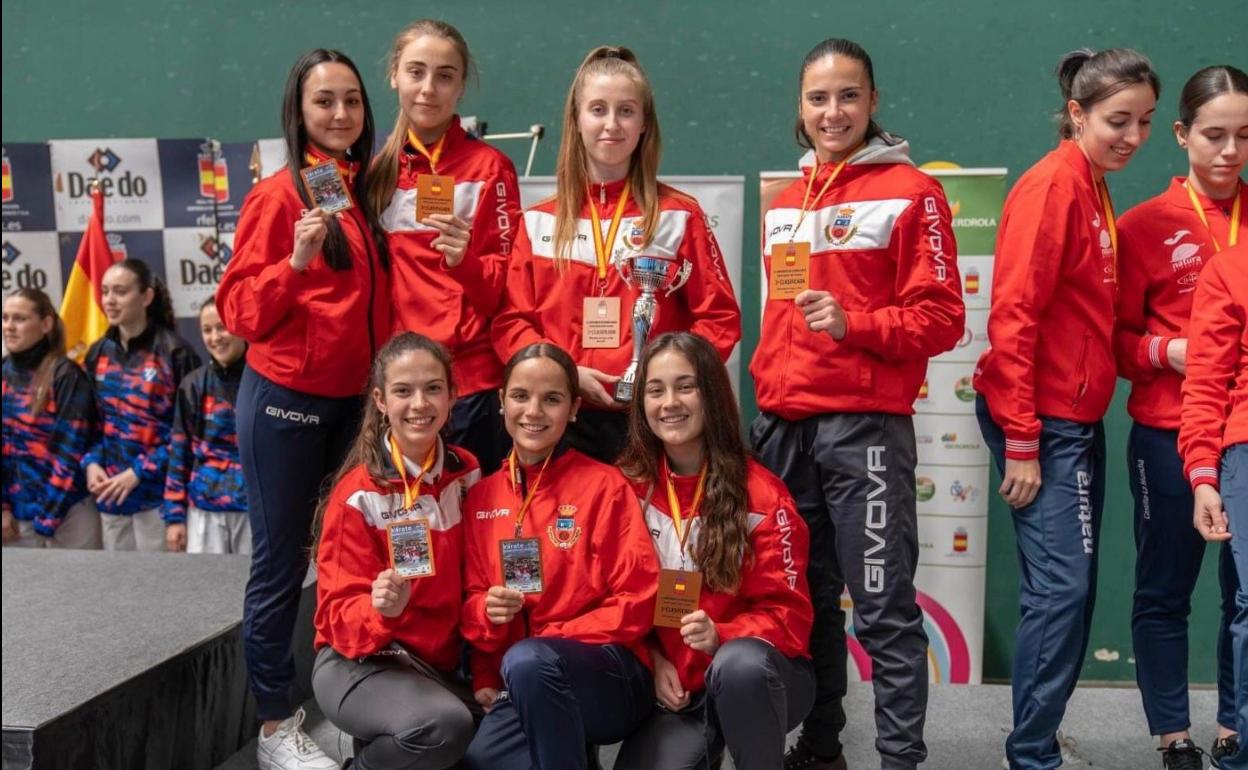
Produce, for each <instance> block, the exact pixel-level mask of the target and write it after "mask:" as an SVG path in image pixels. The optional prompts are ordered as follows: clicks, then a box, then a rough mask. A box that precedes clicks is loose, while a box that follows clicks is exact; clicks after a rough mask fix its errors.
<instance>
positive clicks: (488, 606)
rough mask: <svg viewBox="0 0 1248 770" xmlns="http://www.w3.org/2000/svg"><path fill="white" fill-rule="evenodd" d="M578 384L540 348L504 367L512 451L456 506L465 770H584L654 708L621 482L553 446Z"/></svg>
mask: <svg viewBox="0 0 1248 770" xmlns="http://www.w3.org/2000/svg"><path fill="white" fill-rule="evenodd" d="M577 377H578V375H577V370H576V364H574V363H573V362H572V359H571V357H569V356H568V354H567V353H565V352H564V351H562V350H560V349H559V348H557V347H555V346H554V345H551V344H550V343H548V342H539V343H534V344H532V345H528V346H526V347H524V348H522V349H521V350H520V351H519V352H518V353H516V355H515V356H513V357H512V359H511V360H510V361H509V362H508V363H507V367H506V369H505V370H504V372H503V392H502V394H501V397H502V401H503V412H504V414H503V419H504V423H505V424H506V426H507V432H508V433H509V434H511V437H512V441H513V444H512V449H511V452H510V454H509V455H508V457H507V460H506V462H505V463H504V464H503V467H502V468H501V469H500V470H499V471H498V472H496V473H494V474H492V475H490V476H487V477H486V478H485V479H483V480H482V481H481V483H479V484H477V485H476V486H475V487H473V488H472V490H471V491H470V492H469V493H468V499H467V500H466V501H465V503H464V516H465V517H466V518H467V519H468V529H467V532H466V533H465V537H466V544H465V552H466V555H465V563H464V569H465V584H466V585H465V588H466V591H467V597H468V598H467V600H466V602H465V603H464V610H463V621H462V630H463V634H464V638H465V639H467V641H468V642H469V644H471V645H472V647H473V661H474V662H473V687H474V689H475V690H476V695H477V698H478V701H479V702H480V703H482V705H486V706H488V707H489V708H490V711H489V713H488V714H486V717H485V720H484V721H483V722H482V723H481V728H480V730H479V731H478V732H477V735H476V737H475V738H474V739H473V741H472V745H471V746H469V748H468V754H467V755H466V756H465V758H464V764H465V766H466V767H467V768H470V770H528V768H538V770H577V769H578V768H581V769H583V768H586V767H587V763H588V753H587V751H586V746H587V744H605V743H615V742H617V741H619V740H622V739H623V738H624V737H625V736H627V735H628V734H629V733H631V732H633V730H635V729H636V728H637V727H638V726H639V725H640V724H641V723H642V722H643V721H644V720H645V719H646V718H647V717H649V716H650V710H651V704H653V703H654V684H653V680H652V678H651V674H650V669H649V663H650V659H649V655H648V653H647V651H646V646H645V643H644V641H643V637H644V636H645V635H646V633H647V632H649V630H650V628H651V622H652V621H653V619H654V596H655V591H656V590H657V587H658V583H659V574H658V573H659V570H658V564H657V561H656V559H655V556H654V548H653V546H651V544H650V536H649V534H648V533H647V532H646V528H645V523H644V522H643V521H642V518H641V512H640V510H639V509H638V506H637V498H636V497H635V496H634V494H633V491H632V490H631V489H630V488H629V486H628V483H627V482H626V481H625V480H624V477H623V476H621V475H620V473H619V471H618V470H617V469H615V468H613V467H611V466H608V465H604V464H602V463H599V462H597V461H595V460H592V459H590V458H588V457H586V456H585V455H583V454H581V453H580V452H578V451H577V450H575V449H572V448H569V447H568V446H567V442H566V441H564V435H565V432H566V430H567V428H568V425H569V423H571V422H572V421H573V420H576V419H577V418H578V410H579V408H580V405H581V399H580V397H579V396H578V395H577V393H576V387H577V385H576V383H577ZM500 661H501V667H500ZM502 691H505V692H506V696H505V697H500V692H502Z"/></svg>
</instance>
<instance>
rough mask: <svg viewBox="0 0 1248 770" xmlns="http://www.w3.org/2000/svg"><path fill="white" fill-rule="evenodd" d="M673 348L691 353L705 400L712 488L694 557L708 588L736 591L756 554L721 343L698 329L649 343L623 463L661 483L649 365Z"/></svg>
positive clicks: (708, 485)
mask: <svg viewBox="0 0 1248 770" xmlns="http://www.w3.org/2000/svg"><path fill="white" fill-rule="evenodd" d="M668 350H672V351H675V352H677V353H679V354H680V355H682V356H684V357H685V360H687V361H688V362H689V363H690V364H691V365H692V366H693V370H694V373H695V377H696V379H697V384H698V392H699V394H700V395H701V398H702V410H703V419H702V424H703V432H702V441H703V443H704V445H705V448H706V468H707V470H706V487H705V491H704V493H703V502H702V511H701V513H700V514H699V516H700V518H701V519H702V528H701V530H699V533H698V542H697V545H696V546H695V548H694V552H693V558H694V561H696V562H697V564H698V567H699V568H700V569H701V570H702V573H703V575H704V576H705V579H706V585H707V587H708V588H710V589H712V590H715V591H723V592H727V593H733V592H735V591H736V590H737V588H738V587H739V586H740V584H741V570H742V566H743V564H744V563H745V560H746V558H747V557H750V556H751V552H750V532H749V496H748V492H747V470H746V461H747V459H748V454H747V453H746V449H745V443H744V442H743V441H742V440H741V416H740V413H739V412H738V410H737V397H736V395H735V394H734V393H733V392H732V383H731V381H730V380H729V379H728V370H727V369H726V368H725V367H724V363H723V361H721V360H720V358H719V354H718V353H716V352H715V348H714V347H713V346H712V345H711V343H709V342H707V341H706V340H705V339H704V338H702V337H699V336H698V335H696V334H693V333H691V332H668V333H667V334H663V335H660V336H659V337H657V338H655V339H654V340H652V341H651V342H650V343H649V344H648V345H646V349H645V351H644V352H643V353H642V356H641V365H640V366H639V367H638V370H637V382H638V384H639V386H640V390H639V392H638V394H637V395H636V396H635V397H634V398H633V401H632V403H631V404H630V405H629V411H628V444H627V446H625V448H624V453H623V455H622V456H621V457H620V461H619V464H620V468H621V470H623V471H624V473H625V475H627V476H630V477H632V478H634V479H640V480H645V481H649V482H651V483H654V484H656V485H657V484H660V483H662V482H663V480H662V479H661V478H660V477H659V458H660V457H661V456H662V455H663V442H662V441H660V440H659V437H658V436H656V435H654V431H652V430H650V424H649V423H648V422H647V421H646V404H645V400H646V398H645V387H646V379H647V377H648V376H649V375H648V372H649V368H650V362H651V361H652V360H653V359H654V357H655V356H657V355H658V354H660V353H663V352H665V351H668Z"/></svg>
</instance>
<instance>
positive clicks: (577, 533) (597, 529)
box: [461, 449, 659, 689]
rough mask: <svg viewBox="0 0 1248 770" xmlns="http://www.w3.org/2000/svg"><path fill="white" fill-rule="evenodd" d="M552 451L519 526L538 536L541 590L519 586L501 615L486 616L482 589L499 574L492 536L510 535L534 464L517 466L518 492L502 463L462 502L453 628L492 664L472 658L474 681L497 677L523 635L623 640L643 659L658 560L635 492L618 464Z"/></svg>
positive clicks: (489, 682) (493, 681) (488, 683)
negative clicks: (459, 602)
mask: <svg viewBox="0 0 1248 770" xmlns="http://www.w3.org/2000/svg"><path fill="white" fill-rule="evenodd" d="M556 452H557V453H556V455H555V456H553V457H552V458H551V460H550V464H549V465H547V466H546V470H545V473H543V474H542V479H541V483H540V484H539V485H538V490H537V493H536V495H535V497H534V498H533V502H532V503H531V504H530V507H529V509H528V512H527V513H526V514H525V517H524V522H523V527H522V530H521V537H525V538H532V537H536V538H537V539H538V540H539V542H540V543H541V546H540V548H541V555H542V586H543V589H544V590H543V591H542V592H541V593H536V594H525V597H524V610H523V611H522V612H521V613H520V614H519V615H517V616H516V617H515V618H514V619H513V620H512V622H511V623H510V624H508V625H495V624H494V623H491V622H490V621H489V619H488V618H486V616H485V594H486V592H487V591H488V590H489V588H490V586H496V585H502V584H503V576H502V557H501V555H500V552H499V542H500V541H502V540H506V539H510V538H513V537H515V526H516V514H517V513H518V512H519V509H520V505H521V502H522V501H523V499H524V494H527V490H528V488H529V487H528V485H529V484H531V483H534V481H535V480H536V478H537V475H538V473H539V469H540V467H541V466H535V467H531V468H522V469H521V473H520V476H521V487H522V489H521V490H520V492H519V494H518V493H517V490H515V489H514V488H513V487H512V483H511V479H510V477H509V475H508V468H507V465H506V464H504V465H503V467H502V468H501V469H500V470H499V471H497V472H496V473H493V474H491V475H489V476H487V477H485V479H483V480H482V481H481V483H480V484H477V485H476V486H475V487H473V488H472V491H471V492H470V493H469V495H468V499H467V501H466V502H465V503H464V511H465V516H466V518H467V519H468V523H467V532H466V533H465V537H466V545H465V550H466V554H465V556H466V559H465V563H464V565H465V587H466V589H467V592H468V597H467V600H466V601H465V602H464V612H463V619H462V625H461V628H462V631H463V635H464V638H465V639H467V640H468V643H469V644H471V645H472V646H473V647H474V648H475V649H476V650H477V651H478V653H481V655H478V656H474V659H479V658H482V657H484V658H485V659H490V658H493V659H494V661H495V668H494V670H493V671H484V670H482V668H481V667H478V666H477V665H475V664H474V667H473V674H474V680H473V687H474V689H481V688H482V687H498V686H500V683H501V679H500V678H499V677H498V673H497V667H496V664H497V661H498V660H500V659H501V656H502V654H503V653H504V652H505V651H506V650H507V648H508V647H510V646H511V644H512V643H514V642H516V641H519V640H520V639H523V638H525V637H528V636H536V637H553V638H559V639H575V640H578V641H581V642H586V643H588V644H622V645H625V646H627V647H628V648H629V649H631V650H632V651H633V652H634V653H635V654H636V655H637V657H638V659H639V660H641V661H642V662H643V663H645V664H646V665H649V663H650V656H649V654H647V652H646V648H645V644H644V641H643V637H644V636H645V635H646V633H647V632H648V631H649V630H650V628H651V624H652V622H653V620H654V597H655V594H656V593H657V591H658V585H659V566H658V560H657V559H656V558H655V555H654V548H653V547H652V546H651V545H650V540H649V536H648V534H647V533H646V527H645V522H644V521H643V520H642V517H641V509H640V507H639V506H638V504H637V498H636V496H635V495H634V494H633V491H632V489H631V488H630V487H629V485H628V482H627V481H626V480H625V479H624V476H623V475H621V474H620V472H619V470H617V469H616V468H614V467H612V466H610V465H605V464H603V463H600V462H597V461H596V460H591V459H590V458H588V457H586V456H585V455H583V454H581V453H579V452H577V451H576V450H575V449H561V450H556ZM560 520H564V524H565V526H560ZM567 520H571V522H572V523H571V524H570V525H568V524H567ZM561 543H562V545H561Z"/></svg>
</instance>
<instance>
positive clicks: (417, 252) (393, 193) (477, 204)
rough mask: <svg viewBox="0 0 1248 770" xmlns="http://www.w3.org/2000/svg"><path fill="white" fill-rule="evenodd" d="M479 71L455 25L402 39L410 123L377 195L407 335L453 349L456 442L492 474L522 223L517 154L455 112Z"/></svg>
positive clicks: (382, 168) (373, 191) (392, 143)
mask: <svg viewBox="0 0 1248 770" xmlns="http://www.w3.org/2000/svg"><path fill="white" fill-rule="evenodd" d="M472 69H473V59H472V55H471V54H470V53H469V52H468V44H467V42H465V41H464V38H463V36H462V35H461V34H460V33H459V31H458V30H457V29H455V28H454V27H452V26H451V25H449V24H447V23H446V22H442V21H435V20H432V19H423V20H421V21H416V22H413V23H412V24H409V25H408V26H407V27H405V28H404V29H403V30H402V31H401V32H399V34H398V36H397V37H396V38H395V40H394V45H393V47H392V48H391V53H390V61H389V74H390V87H391V88H393V89H394V90H395V91H396V92H397V94H398V97H399V110H398V118H397V119H396V121H395V125H394V131H393V132H392V133H391V134H390V138H389V140H387V142H386V145H385V146H384V147H383V148H382V149H381V151H380V152H379V153H378V155H377V159H376V161H375V162H374V163H373V169H372V173H371V174H370V176H369V187H368V195H369V199H370V202H371V205H372V208H373V210H374V211H379V212H381V225H382V227H383V228H385V230H386V239H387V242H388V243H389V247H390V255H391V259H392V262H393V267H392V271H391V276H392V281H393V283H392V294H391V296H392V297H393V303H394V314H395V318H394V322H395V328H396V329H397V330H400V331H402V330H408V331H415V332H419V333H421V334H427V335H429V336H430V337H432V338H433V339H436V340H438V341H439V342H441V343H443V344H444V345H446V346H447V347H448V348H450V351H451V354H452V355H453V356H454V361H455V379H456V382H458V383H459V387H460V393H461V394H462V395H461V396H460V398H459V399H458V400H457V401H456V402H455V407H454V410H453V412H452V414H451V422H450V427H449V429H448V430H449V432H448V434H447V437H448V439H449V440H450V441H451V442H452V443H454V444H458V445H460V446H463V447H465V448H466V449H468V450H470V451H471V452H472V453H473V454H475V455H476V456H477V458H478V459H479V460H480V462H481V467H482V468H483V470H484V471H485V472H486V473H492V472H493V471H494V470H496V469H497V468H498V466H499V463H501V462H502V459H503V456H504V455H505V454H506V451H507V444H508V441H507V434H506V432H505V431H504V430H503V421H502V418H501V417H500V416H499V413H498V407H499V403H498V386H499V385H500V384H501V382H502V372H503V364H502V361H500V360H499V357H498V354H497V353H495V352H494V347H493V344H492V343H491V340H490V319H491V318H492V317H493V316H494V314H495V313H497V312H498V307H499V304H500V303H501V302H502V294H503V279H504V278H505V277H506V275H507V257H508V255H509V254H510V252H511V247H512V243H513V242H514V241H515V236H516V231H517V230H518V229H519V227H520V188H519V185H518V183H517V182H516V171H515V169H514V168H513V167H512V165H511V161H510V160H509V159H508V158H507V156H506V155H504V154H503V153H502V152H500V151H498V150H497V149H495V148H494V147H491V146H490V145H488V144H486V143H485V142H483V141H478V140H475V139H473V138H472V137H470V136H468V134H467V133H465V132H464V129H463V128H461V127H460V123H459V116H458V115H456V114H455V108H456V107H457V106H458V105H459V101H460V99H461V98H462V97H463V95H464V85H465V83H466V82H467V79H468V76H469V73H470V72H471V71H472Z"/></svg>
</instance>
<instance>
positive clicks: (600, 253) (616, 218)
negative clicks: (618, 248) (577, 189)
mask: <svg viewBox="0 0 1248 770" xmlns="http://www.w3.org/2000/svg"><path fill="white" fill-rule="evenodd" d="M631 186H632V180H628V181H625V182H624V190H623V191H622V192H621V193H620V200H619V201H618V202H617V203H616V204H615V213H614V214H612V215H611V226H610V227H608V228H607V238H606V240H605V241H604V240H603V238H602V217H601V216H599V214H598V207H597V206H595V205H594V196H593V195H591V194H589V191H588V190H587V191H586V193H585V198H586V200H588V201H589V219H590V222H592V223H593V230H594V256H596V257H597V258H598V280H600V281H601V280H606V277H607V250H608V249H610V248H611V246H613V245H614V244H615V234H616V233H617V232H619V230H620V220H621V219H623V218H624V207H625V206H627V205H628V193H629V190H630V188H631Z"/></svg>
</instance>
